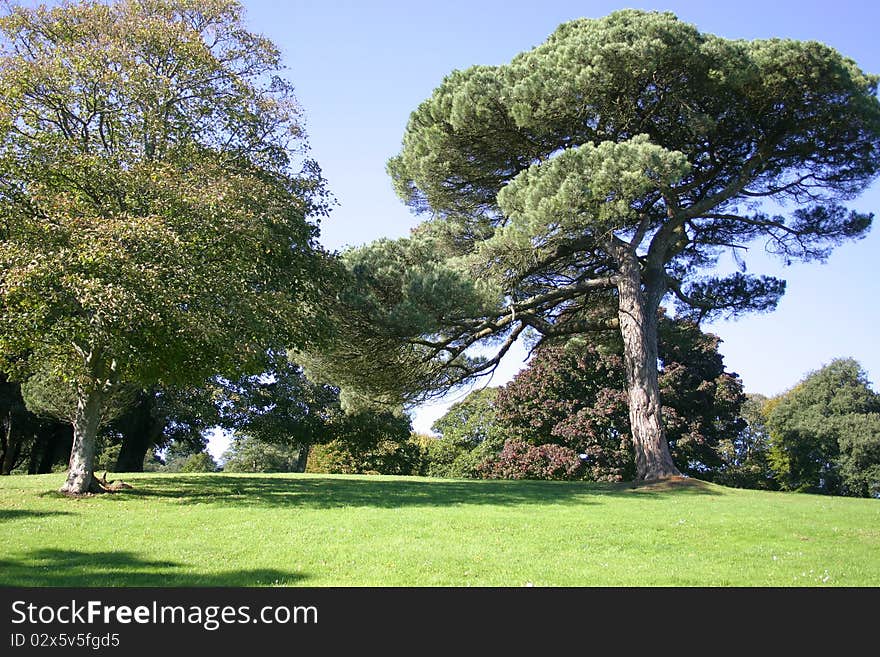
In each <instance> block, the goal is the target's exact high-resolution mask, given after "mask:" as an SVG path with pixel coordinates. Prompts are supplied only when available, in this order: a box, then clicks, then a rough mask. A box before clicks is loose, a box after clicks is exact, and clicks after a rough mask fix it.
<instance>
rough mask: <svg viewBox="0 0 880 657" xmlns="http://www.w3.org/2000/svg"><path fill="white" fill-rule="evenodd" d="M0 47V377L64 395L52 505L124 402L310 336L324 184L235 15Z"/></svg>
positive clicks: (233, 10)
mask: <svg viewBox="0 0 880 657" xmlns="http://www.w3.org/2000/svg"><path fill="white" fill-rule="evenodd" d="M0 31H2V33H3V34H4V36H5V38H6V43H7V44H8V45H7V47H5V49H4V50H3V52H2V55H0V87H2V90H3V98H2V101H0V272H2V273H0V362H2V368H3V369H5V370H6V371H7V372H8V373H10V374H11V375H14V376H16V377H18V378H19V379H24V378H27V377H28V376H29V375H30V374H31V373H33V372H38V371H42V372H47V373H48V374H49V375H50V376H51V377H53V378H54V379H56V380H62V381H64V382H65V385H66V386H69V388H70V389H71V390H73V392H74V395H75V399H76V412H75V417H74V418H73V429H74V442H73V448H72V450H71V456H70V463H69V471H68V477H67V481H66V482H65V484H64V486H63V487H62V491H64V492H67V493H83V492H87V491H92V490H98V489H99V486H98V485H97V482H96V481H95V479H94V477H93V468H94V452H95V439H96V435H97V430H98V424H99V421H100V418H101V415H102V411H103V409H104V407H105V404H106V401H107V399H108V397H109V396H111V395H112V394H113V393H114V392H115V391H117V390H118V389H120V388H121V387H122V386H125V385H134V386H137V387H150V386H152V385H155V384H163V385H186V384H190V383H193V382H201V381H204V380H205V379H206V378H207V377H209V376H211V375H214V374H218V373H221V374H225V375H227V376H238V375H239V374H241V373H243V372H247V371H259V369H257V368H258V365H257V363H258V362H259V361H260V359H261V358H262V355H263V354H264V353H265V349H266V348H267V347H268V346H270V345H275V344H282V345H302V344H305V343H307V342H308V341H309V340H310V339H313V337H314V336H317V335H319V333H320V332H319V331H318V330H317V328H318V327H317V325H315V324H314V323H313V322H311V321H309V318H308V313H306V312H305V311H304V309H305V308H306V307H309V308H317V307H318V303H317V299H318V295H319V290H320V289H321V286H322V273H321V272H322V271H323V267H322V257H323V256H321V254H320V252H319V250H318V248H317V246H316V243H315V238H316V236H317V226H316V224H315V223H313V222H312V220H311V218H312V217H317V216H319V215H320V214H321V213H323V212H324V211H325V207H326V203H325V193H324V188H323V181H322V178H321V176H320V171H319V170H318V168H317V166H316V165H314V163H313V162H311V161H308V160H305V159H304V158H303V153H304V140H303V135H302V129H301V127H300V124H299V121H298V111H299V110H298V108H297V105H296V103H295V100H294V97H293V95H292V91H291V88H290V86H289V85H288V84H287V83H285V82H284V81H282V80H281V79H280V78H278V77H277V76H275V75H274V72H275V71H277V70H278V68H279V66H280V64H279V61H280V60H279V54H278V51H277V49H276V48H275V47H274V46H273V45H272V44H271V43H270V42H269V41H267V40H266V39H265V38H263V37H260V36H258V35H254V34H251V33H249V32H248V31H246V30H245V29H244V26H243V24H242V8H241V6H240V5H239V4H238V3H237V2H235V1H234V0H120V1H119V2H115V3H112V4H104V3H101V2H93V1H89V0H84V1H83V2H79V3H71V4H65V5H63V6H61V7H58V8H53V9H48V8H46V7H42V6H41V7H38V8H36V9H25V8H13V9H11V10H10V11H9V12H8V13H7V15H5V16H4V17H2V19H0Z"/></svg>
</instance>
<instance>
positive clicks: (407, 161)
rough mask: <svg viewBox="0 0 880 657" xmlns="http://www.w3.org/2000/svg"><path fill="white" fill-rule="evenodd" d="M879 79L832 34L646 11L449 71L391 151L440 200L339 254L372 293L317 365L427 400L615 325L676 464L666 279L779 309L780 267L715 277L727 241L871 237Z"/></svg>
mask: <svg viewBox="0 0 880 657" xmlns="http://www.w3.org/2000/svg"><path fill="white" fill-rule="evenodd" d="M876 89H877V77H875V76H872V75H867V74H865V73H863V72H862V71H860V70H859V69H858V67H857V66H856V64H855V63H854V62H853V61H851V60H849V59H846V58H845V57H843V56H841V55H840V54H839V53H837V52H836V51H835V50H833V49H832V48H830V47H827V46H825V45H823V44H820V43H816V42H812V41H811V42H799V41H793V40H783V39H770V40H755V41H748V42H747V41H731V40H726V39H723V38H720V37H716V36H714V35H710V34H702V33H700V32H699V31H698V30H697V29H696V28H695V27H693V26H691V25H688V24H686V23H684V22H681V21H679V20H678V19H677V18H676V17H675V16H673V15H672V14H669V13H650V12H642V11H634V10H626V11H619V12H615V13H613V14H611V15H609V16H607V17H605V18H602V19H597V20H593V19H581V20H575V21H572V22H569V23H565V24H563V25H561V26H560V27H559V28H558V29H557V30H556V31H555V32H554V33H553V34H552V35H551V36H550V38H549V39H548V40H547V41H546V42H545V43H544V44H542V45H539V46H537V47H536V48H534V49H532V50H530V51H527V52H524V53H522V54H520V55H518V56H516V57H515V58H514V59H513V60H512V61H511V62H510V63H509V64H506V65H502V66H474V67H472V68H469V69H467V70H464V71H454V72H452V73H450V74H449V75H448V76H447V77H446V78H445V79H444V80H443V82H442V83H441V84H440V86H439V87H438V88H437V89H435V91H434V93H433V94H432V96H431V97H430V98H429V99H427V100H426V101H424V102H423V103H422V104H421V105H419V107H418V108H417V109H416V110H415V111H414V112H413V113H412V115H411V117H410V120H409V123H408V125H407V128H406V132H405V134H404V138H403V147H402V150H401V152H400V154H399V155H397V156H396V157H394V158H393V159H392V160H391V161H390V162H389V164H388V171H389V173H390V175H391V176H392V178H393V180H394V183H395V186H396V189H397V191H398V193H399V194H400V195H401V197H402V198H403V199H404V201H405V202H406V203H407V204H408V205H409V207H410V208H411V209H413V210H414V211H416V212H430V214H431V218H430V220H428V221H426V222H425V223H423V224H422V225H421V226H420V227H418V228H417V229H416V231H415V232H414V234H413V235H412V236H411V237H410V238H407V239H403V240H397V241H383V242H379V243H376V244H373V245H370V246H368V247H366V248H364V249H361V250H359V251H355V252H352V253H348V254H346V255H345V259H344V262H345V264H346V265H347V267H348V269H349V272H350V276H351V278H352V279H353V280H354V281H355V282H356V284H357V287H356V288H355V289H357V290H359V292H358V293H357V294H355V293H351V294H350V295H349V297H347V298H346V297H343V298H341V299H340V301H339V308H338V309H336V312H337V314H338V315H339V317H340V319H339V321H338V322H337V324H338V326H337V339H336V341H337V345H336V347H335V348H334V349H332V350H329V351H327V352H325V353H324V355H323V358H322V357H321V356H320V355H318V356H316V357H315V360H316V362H315V364H314V365H313V367H314V368H315V369H316V370H318V371H322V372H324V373H325V375H326V376H328V377H335V378H334V380H336V381H338V382H340V383H344V384H345V385H347V386H350V387H354V388H357V387H359V388H360V389H361V391H362V392H361V394H362V395H363V396H372V397H375V396H379V395H381V394H382V393H384V394H386V395H391V393H393V394H394V395H397V396H403V397H405V398H408V399H416V398H423V397H424V396H425V393H424V391H425V390H428V391H434V390H438V389H443V388H446V387H448V386H450V385H453V384H455V383H457V382H460V381H462V380H467V379H469V378H473V377H474V376H479V375H480V374H485V373H487V372H489V371H491V370H492V369H493V368H494V367H495V366H496V365H497V364H498V362H499V360H500V358H501V357H503V355H504V354H505V353H506V352H507V350H508V349H509V348H510V346H511V345H512V344H514V342H515V341H516V340H517V339H518V338H519V337H520V336H522V335H528V334H530V333H531V334H533V335H536V336H537V337H536V339H537V340H539V341H551V340H553V339H558V338H564V337H567V336H571V335H584V334H591V333H608V332H618V333H619V334H620V336H621V338H622V340H623V345H624V350H623V358H624V367H625V371H626V377H627V404H628V409H629V418H630V426H631V428H632V432H633V441H634V447H635V462H636V471H637V477H638V479H641V480H644V479H653V478H662V477H667V476H671V475H676V474H677V473H678V469H677V468H676V467H675V465H674V463H673V461H672V458H671V456H670V453H669V449H668V445H667V441H666V438H665V435H664V430H663V422H662V418H661V410H660V409H661V403H660V387H659V384H658V380H657V368H656V367H655V363H656V362H657V356H658V353H657V325H656V317H657V314H656V313H657V309H658V308H659V306H660V304H661V302H662V301H663V300H664V298H666V297H667V296H671V297H672V298H673V299H674V300H675V303H676V304H677V310H678V311H679V313H680V314H682V315H684V316H686V317H690V318H694V319H698V320H701V319H704V318H708V317H714V316H728V317H729V316H735V315H737V314H739V313H742V312H747V311H768V310H771V309H773V308H774V307H775V305H776V303H777V301H778V299H779V297H780V296H781V295H782V294H783V291H784V281H782V280H778V279H775V278H770V277H756V276H752V275H748V274H746V273H745V272H744V271H739V272H737V273H735V274H733V275H731V276H719V275H713V274H712V272H711V271H710V270H711V269H712V268H713V266H714V265H715V264H716V262H717V258H718V257H719V256H720V255H721V254H722V253H724V252H732V253H733V254H734V256H735V258H736V259H737V260H739V261H740V262H743V263H744V259H743V254H744V253H746V251H747V248H748V246H749V245H750V244H751V243H753V242H755V241H756V240H759V239H761V240H764V241H766V244H767V248H768V249H770V250H771V251H773V252H775V253H777V254H779V255H780V256H781V257H782V258H783V259H784V260H785V261H791V260H794V259H802V260H817V259H818V260H821V259H823V258H824V257H825V256H827V255H828V253H829V252H830V251H831V249H832V248H833V247H834V246H835V245H837V244H839V243H841V242H843V241H845V240H848V239H853V238H858V237H860V236H862V235H864V234H865V232H866V231H867V230H868V227H869V225H870V222H871V219H872V216H871V215H867V214H862V213H859V212H856V211H850V210H848V209H847V208H846V207H845V206H844V203H845V202H846V201H848V200H850V199H852V198H854V197H855V196H856V195H857V194H858V193H859V192H860V191H862V190H863V189H864V188H865V187H866V186H867V185H868V184H869V183H870V182H871V181H872V180H873V179H874V178H875V176H876V174H877V171H878V167H880V103H878V100H877V97H876V95H875V93H876ZM764 201H767V202H772V203H776V204H786V203H787V204H794V207H793V208H792V209H791V212H790V213H789V214H787V215H783V214H773V213H772V212H771V211H769V208H771V207H774V206H773V205H771V204H770V203H766V204H764V203H762V202H764ZM365 327H372V328H371V329H370V330H369V331H368V330H366V328H365ZM365 345H366V346H367V347H368V351H367V353H366V354H360V355H359V354H357V353H356V351H357V349H356V347H363V346H365ZM358 378H360V381H359V380H358ZM429 394H431V393H429Z"/></svg>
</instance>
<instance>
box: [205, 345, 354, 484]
mask: <svg viewBox="0 0 880 657" xmlns="http://www.w3.org/2000/svg"><path fill="white" fill-rule="evenodd" d="M223 396H224V400H223V401H222V403H221V405H222V407H223V408H222V409H221V415H222V418H221V422H222V423H223V424H224V425H225V426H226V427H227V428H229V429H232V430H233V431H236V432H241V433H244V434H246V435H247V436H250V437H251V438H253V439H254V440H255V441H257V442H258V443H260V444H265V445H268V444H275V445H278V446H279V449H280V450H281V451H282V452H285V451H287V450H288V449H295V450H296V452H297V454H298V457H297V460H296V466H295V467H294V468H293V470H292V471H293V472H305V469H306V463H307V460H308V456H309V451H310V449H311V446H312V445H314V444H316V443H324V442H327V441H329V440H331V439H332V438H333V432H334V429H333V427H334V426H336V425H337V424H338V423H339V421H340V420H339V416H340V415H341V414H342V409H341V406H340V403H339V390H338V389H337V388H334V387H332V386H329V385H322V384H319V383H312V382H311V381H309V380H308V379H307V378H306V376H305V374H304V372H303V369H302V368H301V367H300V366H299V365H297V364H295V363H293V362H291V361H290V360H289V359H288V357H287V354H286V353H284V352H282V351H272V352H270V353H269V354H268V364H267V368H266V371H265V372H263V373H262V374H259V375H256V376H246V377H243V378H241V379H240V380H238V381H236V382H228V383H227V384H226V386H225V390H224V392H223Z"/></svg>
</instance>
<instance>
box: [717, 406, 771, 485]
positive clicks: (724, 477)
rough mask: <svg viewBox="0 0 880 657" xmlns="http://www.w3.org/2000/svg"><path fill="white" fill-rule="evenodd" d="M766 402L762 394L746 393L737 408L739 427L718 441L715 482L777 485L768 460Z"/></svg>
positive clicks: (768, 435)
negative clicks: (718, 464) (719, 464)
mask: <svg viewBox="0 0 880 657" xmlns="http://www.w3.org/2000/svg"><path fill="white" fill-rule="evenodd" d="M768 401H769V400H768V399H767V397H765V396H764V395H759V394H750V395H746V400H745V401H744V402H743V404H742V407H741V411H740V415H741V417H742V420H743V423H744V424H743V426H742V427H741V429H740V431H739V432H738V433H736V434H733V435H731V436H729V437H726V438H723V439H722V440H720V441H719V443H718V452H719V455H720V456H721V461H722V465H721V468H720V469H719V472H718V475H717V476H716V477H715V481H717V482H718V483H721V484H724V485H725V486H735V487H737V488H763V489H769V490H775V489H776V488H778V484H777V483H776V479H775V475H774V473H773V470H772V468H771V467H770V461H769V453H770V433H769V431H768V430H767V416H766V412H765V408H767V405H768Z"/></svg>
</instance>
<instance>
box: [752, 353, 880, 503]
mask: <svg viewBox="0 0 880 657" xmlns="http://www.w3.org/2000/svg"><path fill="white" fill-rule="evenodd" d="M768 407H769V409H768V412H767V428H768V429H769V431H770V445H771V446H770V454H769V459H770V465H771V467H772V468H773V471H774V473H775V475H776V477H777V479H778V481H779V485H780V487H781V488H782V489H783V490H796V491H806V492H815V493H828V494H832V495H871V494H876V491H877V489H878V486H880V484H878V479H877V473H878V469H880V468H878V466H880V450H878V444H880V434H878V431H877V429H878V423H877V417H878V416H877V414H878V412H880V395H878V394H877V393H876V392H874V391H873V390H872V389H871V387H870V384H869V382H868V380H867V377H866V375H865V373H864V371H863V370H862V369H861V367H860V366H859V364H858V363H857V362H856V361H854V360H852V359H838V360H834V361H832V362H831V363H829V364H828V365H826V366H825V367H823V368H822V369H820V370H817V371H815V372H813V373H811V374H810V375H808V376H807V377H806V378H805V379H804V380H803V381H801V383H799V384H798V385H797V386H795V387H794V388H792V389H791V390H790V391H789V392H787V393H785V394H784V395H782V396H781V397H779V398H777V399H775V400H772V401H771V402H770V404H769V405H768Z"/></svg>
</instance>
